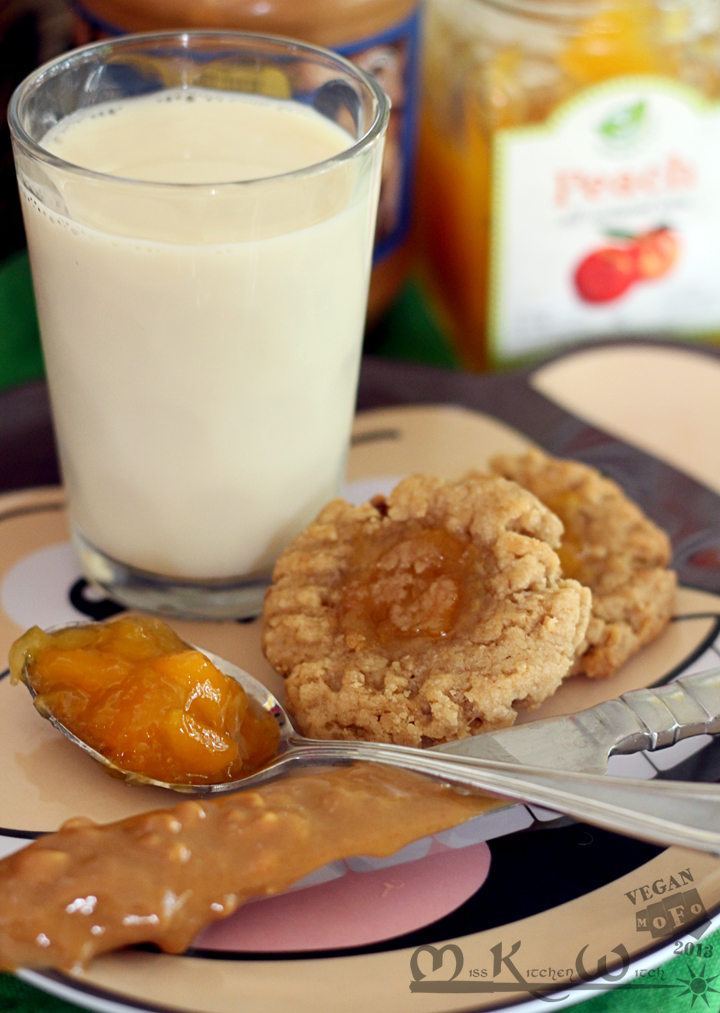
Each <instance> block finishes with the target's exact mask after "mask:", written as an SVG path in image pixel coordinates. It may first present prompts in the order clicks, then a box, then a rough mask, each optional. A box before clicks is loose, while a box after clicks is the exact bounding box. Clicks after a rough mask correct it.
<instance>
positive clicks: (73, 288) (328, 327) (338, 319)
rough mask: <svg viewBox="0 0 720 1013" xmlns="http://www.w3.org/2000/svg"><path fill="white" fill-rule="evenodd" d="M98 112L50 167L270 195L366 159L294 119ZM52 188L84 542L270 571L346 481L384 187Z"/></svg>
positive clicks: (331, 182)
mask: <svg viewBox="0 0 720 1013" xmlns="http://www.w3.org/2000/svg"><path fill="white" fill-rule="evenodd" d="M91 113H92V114H85V115H83V114H79V115H78V114H75V115H74V116H72V117H69V118H68V119H67V120H65V121H63V123H62V124H61V125H60V126H59V127H57V128H54V130H53V131H51V132H50V133H49V134H48V135H46V137H45V138H44V139H43V142H42V144H43V147H45V148H46V149H48V150H49V151H51V152H53V153H55V154H57V155H58V156H60V157H61V158H62V159H64V160H65V161H69V162H72V163H74V164H80V165H82V166H84V167H86V168H92V169H95V170H98V171H101V172H104V173H110V174H113V175H115V176H121V177H125V178H126V179H138V180H151V181H155V180H159V181H163V182H171V183H209V184H210V183H218V184H222V183H223V182H227V181H234V180H246V179H253V178H257V177H268V176H272V175H276V174H278V173H283V172H288V171H292V170H295V169H298V168H300V167H305V166H308V165H312V164H316V163H318V162H320V161H323V160H325V159H327V158H329V157H332V156H333V155H335V154H337V153H338V152H340V151H342V150H344V149H346V148H348V147H349V146H350V144H351V143H352V142H351V139H350V137H349V135H348V134H347V133H346V132H344V131H343V130H341V129H340V128H339V127H337V126H335V125H334V124H332V123H330V122H328V121H327V120H326V119H324V118H322V117H321V116H320V115H319V114H317V113H315V112H313V111H312V110H308V109H306V108H304V107H301V106H299V105H298V104H296V103H294V102H281V101H277V100H271V99H260V98H255V97H243V96H231V97H228V96H226V95H223V94H222V93H217V92H204V91H201V90H194V91H190V92H180V91H178V92H169V93H168V92H165V93H163V95H162V97H161V98H152V97H151V98H141V99H130V100H125V101H123V102H122V103H118V104H115V105H113V106H109V105H108V106H105V107H103V106H101V107H95V109H94V110H92V111H91ZM355 161H357V160H355ZM47 172H48V177H49V180H50V182H49V181H48V179H45V180H44V181H43V180H41V181H40V182H39V183H38V185H37V187H35V188H34V189H35V193H36V194H38V193H39V194H40V199H38V197H37V196H34V195H32V194H31V193H30V192H29V190H28V189H25V188H23V197H24V201H23V204H24V212H25V223H26V228H27V233H28V241H29V247H30V254H31V262H32V271H33V279H34V284H35V292H36V297H37V304H38V313H39V317H40V328H41V332H42V339H43V347H44V351H45V356H46V361H47V367H48V375H49V378H50V387H51V397H52V403H53V412H54V417H55V422H56V428H57V434H58V439H59V444H60V453H61V459H62V466H63V473H64V478H65V482H66V484H67V487H68V492H69V497H70V504H71V513H72V517H73V522H74V523H75V524H76V526H77V527H78V528H79V530H80V531H81V532H82V534H83V535H84V536H85V537H86V538H87V539H88V540H89V541H90V542H91V543H93V544H94V545H95V546H96V547H97V548H99V549H101V550H102V551H103V552H105V553H107V554H108V555H110V556H112V557H114V558H115V559H117V560H120V561H121V562H123V563H126V564H129V565H131V566H135V567H139V568H141V569H144V570H149V571H151V572H154V573H159V574H165V575H168V576H173V577H186V578H203V577H209V578H223V577H233V576H237V575H250V574H263V573H265V572H267V571H268V570H269V569H270V568H271V565H272V562H273V560H274V558H275V557H276V556H277V554H278V552H279V551H280V550H281V549H282V548H283V547H284V546H285V545H286V544H287V542H288V541H289V539H290V538H292V537H293V536H294V535H295V534H296V533H297V532H298V531H299V530H301V529H302V528H303V527H304V526H305V525H306V524H307V523H308V522H309V521H310V520H311V519H312V517H313V516H314V515H315V514H316V513H317V511H318V510H319V509H320V507H321V506H322V505H323V504H324V503H325V502H326V501H327V500H329V499H331V498H332V497H333V496H334V495H335V494H336V492H337V489H338V487H339V482H340V479H341V477H342V473H343V468H344V461H345V453H346V448H347V442H348V437H349V432H350V425H351V421H352V413H353V402H354V392H355V385H356V380H357V369H358V361H359V353H360V346H361V339H362V328H363V322H364V308H365V300H366V296H367V285H368V278H369V269H370V251H371V245H372V234H373V224H374V208H375V203H376V193H375V192H374V190H375V186H376V181H373V184H372V186H368V185H367V179H366V182H365V185H361V184H360V183H358V178H357V173H358V168H357V166H356V165H355V166H353V165H352V163H350V162H348V163H344V168H343V166H342V165H341V166H340V168H339V169H335V170H333V171H331V172H328V173H326V174H325V176H323V175H320V176H318V175H317V174H316V175H314V176H311V177H308V176H307V174H306V175H303V174H300V175H299V176H298V177H297V179H296V181H295V182H293V181H292V180H288V179H287V178H286V179H285V180H283V181H282V185H280V182H279V181H278V182H277V183H274V182H273V181H272V180H269V181H268V182H267V184H266V183H253V184H251V185H250V186H247V185H246V186H244V187H243V186H242V185H240V186H225V187H223V186H218V187H217V188H215V187H212V186H207V187H195V188H189V187H182V186H176V187H164V188H148V187H143V186H142V185H138V184H133V183H120V182H117V181H116V182H115V183H113V182H112V181H103V182H101V183H100V184H98V181H97V180H94V179H92V178H88V179H85V180H83V179H82V178H80V179H79V180H78V174H77V173H75V174H74V175H73V174H72V173H65V172H63V170H62V167H55V168H49V169H48V170H47ZM353 172H354V173H355V175H354V176H353V175H352V173H353ZM43 188H44V189H43ZM148 189H153V190H157V192H159V193H160V195H161V197H160V199H158V194H157V192H156V193H155V194H154V195H153V196H152V199H150V200H148V199H146V198H147V194H146V193H144V192H143V191H147V190H148ZM191 189H192V190H193V191H197V192H193V193H190V190H191ZM44 193H45V194H46V196H43V194H44ZM51 208H54V209H52V210H51ZM158 240H161V241H158Z"/></svg>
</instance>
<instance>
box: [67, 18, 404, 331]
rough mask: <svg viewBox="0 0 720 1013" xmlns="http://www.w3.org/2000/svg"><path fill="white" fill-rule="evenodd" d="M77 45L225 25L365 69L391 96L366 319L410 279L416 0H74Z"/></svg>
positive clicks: (376, 312)
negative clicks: (294, 42)
mask: <svg viewBox="0 0 720 1013" xmlns="http://www.w3.org/2000/svg"><path fill="white" fill-rule="evenodd" d="M73 8H74V11H75V15H76V20H75V44H76V45H78V46H79V45H83V44H84V43H86V42H91V41H93V40H95V39H101V38H108V37H111V36H114V35H120V34H122V33H124V32H147V31H169V30H175V29H183V28H227V29H232V30H235V31H248V32H260V33H262V34H268V35H281V36H285V37H287V38H293V39H301V40H303V41H304V42H311V43H313V44H314V45H318V46H326V47H327V48H330V49H334V50H335V51H336V52H338V53H340V54H341V55H342V56H346V57H347V58H348V59H350V60H351V61H352V62H353V63H355V64H356V65H357V66H359V67H360V68H361V69H362V70H364V71H366V72H368V73H369V74H371V75H372V76H373V77H375V78H376V80H377V81H378V82H379V83H380V85H381V86H382V87H383V89H384V90H385V92H386V93H387V94H388V96H389V97H390V99H391V101H392V112H391V114H390V123H389V125H388V130H387V135H386V140H385V156H384V159H383V180H382V189H381V192H380V204H379V207H378V218H377V229H376V234H375V253H374V260H373V273H372V279H371V283H370V296H369V300H368V318H369V320H370V321H373V320H375V319H376V318H377V317H378V316H379V315H380V314H381V313H382V311H383V310H384V309H385V308H386V307H387V306H388V305H389V303H390V302H391V300H392V298H393V297H394V295H395V294H396V292H397V291H398V289H399V288H400V286H401V285H402V283H403V281H404V280H405V277H406V274H407V269H408V259H409V249H408V239H409V232H410V218H411V210H412V197H413V194H412V186H413V182H414V175H415V141H416V125H417V123H416V121H417V93H418V64H419V61H418V49H419V20H420V9H419V0H213V2H212V3H210V4H199V3H197V2H196V0H73Z"/></svg>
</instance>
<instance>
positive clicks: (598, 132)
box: [418, 0, 720, 369]
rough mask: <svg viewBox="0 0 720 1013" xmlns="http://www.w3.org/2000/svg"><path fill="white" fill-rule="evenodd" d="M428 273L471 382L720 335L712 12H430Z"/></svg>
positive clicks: (702, 8) (425, 143) (434, 7)
mask: <svg viewBox="0 0 720 1013" xmlns="http://www.w3.org/2000/svg"><path fill="white" fill-rule="evenodd" d="M425 75H426V78H425V93H424V114H423V115H424V118H423V123H422V127H421V140H420V172H419V181H418V218H419V237H420V246H421V256H422V264H423V271H424V274H425V277H426V280H427V283H428V286H429V291H430V293H431V294H432V296H434V298H435V300H436V302H437V305H438V308H439V310H440V312H441V314H442V315H443V316H444V319H445V321H446V323H447V326H448V329H449V331H450V333H451V335H452V336H453V338H454V340H455V342H456V344H457V348H458V351H459V353H460V355H461V357H462V358H463V360H464V362H465V364H466V365H467V366H469V367H470V368H474V369H483V368H488V367H493V366H504V365H511V364H517V363H520V362H522V361H524V360H528V359H530V358H531V357H533V356H535V355H538V354H539V353H543V352H546V351H549V350H550V349H552V348H558V347H561V346H564V345H566V344H570V343H572V342H576V341H581V340H584V339H590V338H600V337H609V336H619V335H625V336H627V335H633V334H650V333H652V334H656V335H657V334H666V335H674V336H682V337H699V338H700V337H717V336H719V335H720V4H719V3H718V2H717V0H430V2H429V10H428V12H427V49H426V63H425Z"/></svg>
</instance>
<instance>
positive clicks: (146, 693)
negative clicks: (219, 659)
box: [10, 616, 280, 784]
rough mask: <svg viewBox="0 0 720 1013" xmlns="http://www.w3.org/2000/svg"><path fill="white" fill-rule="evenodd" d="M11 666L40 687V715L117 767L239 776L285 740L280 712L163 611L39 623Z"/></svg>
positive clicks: (17, 646) (152, 774) (184, 779)
mask: <svg viewBox="0 0 720 1013" xmlns="http://www.w3.org/2000/svg"><path fill="white" fill-rule="evenodd" d="M10 670H11V674H12V677H13V680H14V681H17V680H18V679H19V678H21V677H22V678H24V679H26V680H27V681H28V682H29V684H30V686H31V687H32V689H33V690H34V691H35V692H36V694H37V696H36V698H35V706H36V707H37V708H38V710H39V711H40V713H42V714H44V715H47V714H51V715H52V716H54V717H56V718H57V719H58V720H59V721H60V722H61V723H62V724H63V725H65V727H67V728H68V729H69V730H70V731H72V732H73V733H74V734H75V735H76V736H77V737H78V738H79V739H82V741H83V742H86V743H87V744H88V745H90V746H92V748H93V749H95V750H96V751H97V752H99V753H101V754H102V755H103V756H104V757H105V758H106V759H108V760H110V761H111V762H112V763H114V764H115V765H116V766H118V767H121V768H122V769H123V770H126V771H132V772H134V773H137V774H141V775H143V776H145V777H149V778H152V779H154V780H157V781H166V782H169V783H175V784H181V783H192V784H218V783H221V782H224V781H231V780H235V779H236V778H240V777H244V776H246V775H248V774H251V773H252V772H253V771H255V770H257V769H258V768H259V767H261V766H262V765H263V763H265V761H266V760H268V759H269V758H270V757H271V756H272V755H273V754H274V753H275V751H276V749H277V745H278V742H279V738H280V736H279V730H278V726H277V722H276V721H275V719H274V718H273V716H272V715H271V714H268V713H267V712H266V711H264V710H263V709H262V708H261V707H260V706H259V705H258V704H257V703H256V702H255V701H253V700H251V699H249V698H248V696H247V694H246V693H245V691H244V690H243V688H242V686H240V684H239V683H237V682H236V681H235V680H234V679H231V678H230V677H229V676H226V675H224V674H223V673H222V672H221V671H220V670H219V669H218V668H216V667H215V665H213V664H212V663H211V662H210V661H209V660H208V659H207V658H206V657H205V655H204V654H202V653H201V652H200V651H197V650H194V649H193V648H191V647H189V646H188V645H187V644H185V643H184V642H183V641H182V640H181V639H180V638H179V637H178V636H177V634H175V633H174V632H173V631H172V630H171V629H170V628H169V627H168V626H166V625H165V624H164V623H162V622H160V621H159V620H157V619H151V618H148V617H139V616H138V617H136V616H129V617H127V618H122V619H118V620H115V621H114V622H111V623H106V624H97V625H88V626H77V627H72V628H68V629H64V630H60V631H58V632H57V633H51V634H48V633H45V632H44V631H43V630H41V629H40V628H39V627H37V626H34V627H33V628H32V629H30V630H28V632H27V633H25V634H24V635H23V636H22V637H20V639H19V640H17V641H16V642H15V643H14V644H13V647H12V649H11V652H10ZM23 670H24V673H23Z"/></svg>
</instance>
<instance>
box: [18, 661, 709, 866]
mask: <svg viewBox="0 0 720 1013" xmlns="http://www.w3.org/2000/svg"><path fill="white" fill-rule="evenodd" d="M202 653H203V654H204V655H205V656H206V657H207V658H208V659H209V660H210V661H211V662H212V663H213V664H214V665H216V666H217V668H219V669H220V671H221V672H223V673H224V674H225V675H228V676H230V677H231V678H233V679H235V680H236V681H237V682H239V683H240V685H241V686H242V687H243V689H244V690H245V691H246V693H247V694H248V696H250V697H252V698H254V699H255V700H256V701H257V702H258V703H259V704H260V706H261V707H262V708H263V709H264V710H266V711H269V712H270V713H271V714H272V715H273V716H274V717H275V719H276V720H277V722H278V726H279V728H280V743H279V745H278V749H277V752H276V754H275V756H274V757H273V758H272V759H271V760H270V761H269V763H268V764H266V766H265V767H264V768H263V769H262V770H259V771H257V773H254V774H250V775H249V776H248V777H244V778H241V779H238V780H235V781H228V782H225V783H223V784H210V785H207V784H171V783H168V782H165V781H157V780H154V779H153V778H150V777H145V776H144V775H142V774H136V773H133V772H132V771H128V770H123V769H122V768H120V767H118V766H117V765H116V764H114V763H113V762H112V761H111V760H108V759H107V758H106V757H105V756H103V755H102V754H101V753H99V752H97V750H95V749H93V748H92V747H91V746H89V745H87V743H85V742H83V741H82V740H81V739H79V738H78V737H77V736H76V735H74V734H73V733H72V732H71V731H70V730H69V729H68V728H66V727H65V725H63V724H62V722H60V721H58V719H57V718H56V717H55V716H54V715H53V714H52V713H50V712H49V711H48V710H47V709H46V708H43V707H38V710H39V712H40V713H41V714H42V716H43V717H45V718H47V719H48V720H49V721H50V722H51V723H52V724H53V725H54V726H55V728H57V729H58V731H60V732H62V733H63V735H65V736H67V738H68V739H70V741H71V742H73V743H74V744H75V745H76V746H79V747H80V748H81V749H83V750H85V752H86V753H89V754H90V756H92V758H93V759H94V760H97V762H98V763H101V764H103V766H105V767H106V768H108V772H109V773H111V774H113V775H114V776H116V777H121V778H124V779H125V780H126V781H127V782H128V783H129V784H150V785H155V786H156V787H159V788H168V789H171V790H173V791H178V792H185V793H188V794H197V795H204V796H209V795H226V794H229V793H232V792H236V791H242V790H244V789H246V788H254V787H257V785H259V784H262V783H264V782H266V781H270V780H274V779H275V778H278V777H280V776H281V775H283V774H287V773H288V772H290V771H292V770H296V769H298V768H302V767H310V766H335V765H338V764H346V763H349V762H352V761H356V760H357V761H364V762H370V763H383V764H386V765H388V766H393V767H402V768H403V769H405V770H410V771H413V772H415V773H417V774H425V775H426V776H429V777H434V778H439V779H440V780H442V781H446V782H448V783H450V784H453V785H456V786H459V787H461V788H465V789H479V790H482V791H484V792H488V793H490V794H491V795H493V796H497V797H500V798H504V799H511V800H514V801H518V802H530V803H534V804H536V805H541V806H547V807H548V808H550V809H554V810H556V811H557V812H560V813H564V814H566V815H568V816H572V817H574V818H576V819H579V820H583V821H584V822H587V823H591V824H594V825H595V826H599V827H603V828H605V829H607V830H611V831H614V832H616V833H624V834H628V835H629V836H631V837H638V838H640V839H641V840H646V841H650V842H652V843H655V844H662V845H673V844H674V845H680V846H683V847H689V848H696V849H698V850H700V851H708V852H711V853H712V854H716V855H720V785H716V784H697V783H695V782H685V781H650V782H648V781H638V780H633V779H631V778H624V777H623V778H619V777H610V776H607V775H603V774H587V773H572V772H565V771H558V770H553V769H550V768H543V767H534V766H532V767H531V766H524V765H521V764H515V763H503V762H498V761H495V760H486V759H479V758H477V757H469V756H460V755H453V754H449V753H446V752H436V751H435V750H434V749H429V750H424V749H413V748H410V747H408V746H395V745H385V744H383V743H376V742H345V741H335V740H324V739H323V740H318V739H308V738H305V737H304V736H302V735H300V734H298V732H296V731H295V729H294V728H293V725H292V722H291V720H290V718H289V717H288V715H287V713H286V712H285V710H284V709H283V708H282V707H281V705H280V703H279V702H278V701H277V699H276V698H275V697H274V696H273V695H272V693H270V691H269V690H268V689H267V688H266V687H265V686H263V685H262V683H260V682H258V681H257V679H254V678H253V677H252V676H251V675H248V673H247V672H245V671H243V670H242V669H241V668H238V667H237V666H236V665H233V664H231V663H230V662H229V661H226V660H225V659H224V658H219V657H218V656H217V655H215V654H212V653H211V652H210V651H203V652H202ZM22 679H23V682H24V683H25V685H26V686H27V687H28V689H29V690H30V693H31V695H32V697H33V699H34V700H36V706H37V693H36V691H35V690H34V689H33V686H32V684H31V682H30V678H29V674H28V671H27V663H26V664H25V666H24V667H23V671H22Z"/></svg>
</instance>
